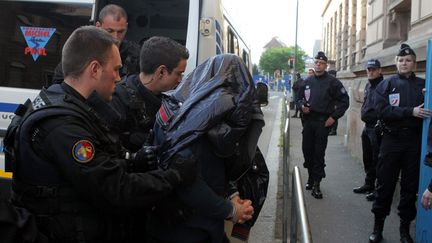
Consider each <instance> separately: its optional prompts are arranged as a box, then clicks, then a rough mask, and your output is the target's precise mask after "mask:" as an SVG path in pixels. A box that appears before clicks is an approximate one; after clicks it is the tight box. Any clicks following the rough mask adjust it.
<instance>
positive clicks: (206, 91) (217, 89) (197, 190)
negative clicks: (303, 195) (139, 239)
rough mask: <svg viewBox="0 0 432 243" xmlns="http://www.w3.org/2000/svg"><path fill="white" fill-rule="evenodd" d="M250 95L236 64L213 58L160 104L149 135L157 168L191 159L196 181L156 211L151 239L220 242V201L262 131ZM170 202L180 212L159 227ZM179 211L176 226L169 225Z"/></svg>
mask: <svg viewBox="0 0 432 243" xmlns="http://www.w3.org/2000/svg"><path fill="white" fill-rule="evenodd" d="M254 95H255V87H254V84H253V81H252V78H251V76H250V74H249V71H248V70H247V69H246V67H245V66H244V64H243V62H242V60H241V59H240V58H239V57H238V56H235V55H219V56H215V57H213V58H210V59H208V60H207V61H206V62H204V63H203V64H201V65H200V66H198V67H197V68H196V69H195V70H194V71H193V72H192V73H191V74H189V75H188V76H187V77H186V78H185V79H184V80H183V81H182V82H181V84H180V85H179V86H178V87H177V89H176V90H174V91H172V92H170V93H169V94H168V96H167V97H166V98H164V99H163V101H162V106H161V108H160V110H159V112H158V114H157V116H156V124H155V129H154V130H155V137H156V142H157V143H158V144H160V154H159V158H160V166H161V167H162V168H168V167H169V166H170V162H171V161H172V160H173V159H175V158H177V157H178V156H179V155H180V156H182V157H187V156H194V157H195V158H196V159H197V160H198V163H199V167H200V176H199V179H198V180H197V182H196V183H195V184H194V185H192V186H190V187H187V188H182V189H179V190H177V192H176V193H175V194H174V195H172V198H171V199H172V200H169V202H166V203H165V204H163V203H162V204H160V205H158V206H157V209H156V210H155V211H154V213H153V215H152V217H151V219H150V223H149V226H150V230H149V232H150V233H152V234H153V235H154V236H155V237H156V238H158V239H160V240H164V241H176V240H178V239H182V240H183V241H184V242H195V241H197V242H201V241H203V242H221V241H222V236H223V230H224V229H223V227H224V218H226V217H227V211H226V210H228V209H229V210H231V209H232V207H230V206H231V205H230V203H229V201H228V200H225V199H223V197H224V196H227V195H226V192H227V190H226V189H227V184H228V183H227V182H228V181H229V180H235V179H237V178H239V177H240V176H241V175H242V174H243V173H245V172H246V171H247V170H248V168H249V167H250V165H251V162H252V160H253V158H254V156H255V152H256V149H257V142H258V137H259V135H260V133H261V129H262V127H263V126H264V119H263V114H262V112H261V109H260V107H259V105H258V104H257V103H256V102H255V99H254ZM215 195H216V196H215ZM175 202H179V204H181V205H183V206H184V207H180V208H178V209H177V213H176V212H174V213H168V215H167V217H168V218H170V219H171V221H170V222H168V224H171V225H170V227H165V226H164V224H166V223H167V221H166V220H164V217H166V216H164V215H163V213H162V212H167V211H170V209H171V212H172V208H173V206H175V205H176V203H175ZM177 205H178V204H177ZM185 208H186V210H185ZM179 211H181V215H183V216H184V217H182V218H181V220H182V221H181V222H173V220H172V218H173V215H174V214H177V215H178V214H179V213H178V212H179ZM185 212H187V213H185ZM229 213H230V212H229V211H228V214H229ZM185 215H186V216H185Z"/></svg>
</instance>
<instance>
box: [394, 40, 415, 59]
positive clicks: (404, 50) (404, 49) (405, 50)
mask: <svg viewBox="0 0 432 243" xmlns="http://www.w3.org/2000/svg"><path fill="white" fill-rule="evenodd" d="M407 55H413V56H416V54H415V52H414V50H413V49H411V47H410V46H409V45H407V44H405V43H404V44H402V45H401V47H400V49H399V53H398V54H397V56H399V57H403V56H407Z"/></svg>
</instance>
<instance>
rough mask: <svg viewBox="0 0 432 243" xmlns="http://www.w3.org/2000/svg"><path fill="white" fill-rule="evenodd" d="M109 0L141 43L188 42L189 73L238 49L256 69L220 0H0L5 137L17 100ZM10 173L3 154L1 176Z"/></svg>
mask: <svg viewBox="0 0 432 243" xmlns="http://www.w3.org/2000/svg"><path fill="white" fill-rule="evenodd" d="M109 3H114V4H117V5H120V6H122V7H123V8H124V9H125V10H126V12H127V14H128V23H129V26H128V32H127V35H126V39H128V40H131V41H135V42H137V43H140V44H141V43H142V42H143V41H145V40H146V39H148V38H149V37H151V36H155V35H159V36H167V37H170V38H172V39H174V40H176V41H178V42H180V43H181V44H184V45H185V46H186V47H187V48H188V50H189V52H190V58H189V60H188V65H187V70H186V73H188V72H190V71H192V70H193V69H194V68H195V67H196V66H197V65H199V64H200V63H202V62H203V61H204V60H206V59H207V58H208V57H211V56H214V55H217V54H221V53H234V54H237V55H239V56H240V57H242V59H243V60H244V62H245V64H246V65H247V66H248V68H249V70H252V67H251V62H250V60H251V59H250V49H249V48H248V46H247V45H246V44H245V42H244V41H243V39H242V38H241V37H240V35H239V34H238V32H237V30H236V29H235V27H234V26H232V24H231V22H230V21H229V20H228V18H227V15H226V14H225V12H224V8H223V7H222V5H221V2H220V1H219V0H163V1H162V0H128V1H120V0H114V1H98V0H96V1H95V0H92V1H88V0H77V1H70V0H60V1H51V0H39V1H10V0H9V1H4V0H0V26H1V28H0V53H1V54H2V55H0V137H2V136H4V134H5V131H6V129H7V127H8V125H9V123H10V121H11V119H12V117H13V116H14V114H13V112H14V111H15V109H16V107H17V106H18V104H20V103H23V102H25V100H27V99H28V98H30V99H33V98H34V97H35V96H36V95H37V93H38V91H39V89H41V88H42V87H43V86H49V85H50V83H51V80H52V76H53V71H54V68H55V67H56V65H57V64H58V63H59V62H60V58H61V49H62V47H63V44H64V42H65V41H66V39H67V38H68V37H69V35H70V34H71V32H72V31H73V30H74V29H75V28H77V27H78V26H82V25H87V24H91V23H93V22H94V21H95V16H97V14H96V13H98V12H99V10H100V9H101V8H103V7H104V6H105V5H106V4H109ZM0 139H1V138H0ZM0 151H2V146H1V147H0ZM11 176H12V174H11V173H8V172H5V165H4V156H3V155H2V154H0V179H5V178H10V177H11Z"/></svg>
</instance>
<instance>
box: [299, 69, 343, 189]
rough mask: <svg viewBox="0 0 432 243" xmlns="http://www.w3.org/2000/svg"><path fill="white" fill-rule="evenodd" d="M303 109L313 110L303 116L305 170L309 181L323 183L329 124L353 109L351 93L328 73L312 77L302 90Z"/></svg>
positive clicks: (301, 102) (300, 101)
mask: <svg viewBox="0 0 432 243" xmlns="http://www.w3.org/2000/svg"><path fill="white" fill-rule="evenodd" d="M297 104H298V105H299V107H302V106H308V107H310V111H311V112H310V113H309V114H303V120H304V124H303V125H304V127H303V142H302V149H303V156H304V159H305V163H304V167H305V168H307V169H308V171H309V177H310V178H309V182H312V181H317V182H319V181H321V179H322V178H324V177H325V171H324V167H325V162H324V156H325V150H326V147H327V139H328V133H329V127H325V126H324V124H325V121H326V120H327V119H328V118H329V117H332V118H333V119H335V120H337V119H339V118H340V117H342V116H343V115H344V113H345V111H346V110H347V109H348V106H349V97H348V94H347V92H346V90H345V88H344V86H343V85H342V83H341V82H340V81H339V80H338V79H337V78H335V77H333V76H332V75H329V74H328V73H327V72H325V73H324V74H323V75H321V76H315V75H314V76H310V77H308V78H307V79H306V80H305V83H304V85H303V86H301V87H300V89H299V91H298V99H297Z"/></svg>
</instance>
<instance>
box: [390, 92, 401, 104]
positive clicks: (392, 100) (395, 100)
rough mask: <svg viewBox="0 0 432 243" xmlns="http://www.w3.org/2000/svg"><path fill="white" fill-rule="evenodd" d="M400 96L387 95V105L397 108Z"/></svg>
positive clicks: (396, 94) (397, 94)
mask: <svg viewBox="0 0 432 243" xmlns="http://www.w3.org/2000/svg"><path fill="white" fill-rule="evenodd" d="M399 102H400V95H399V93H395V94H389V103H390V105H391V106H399Z"/></svg>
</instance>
